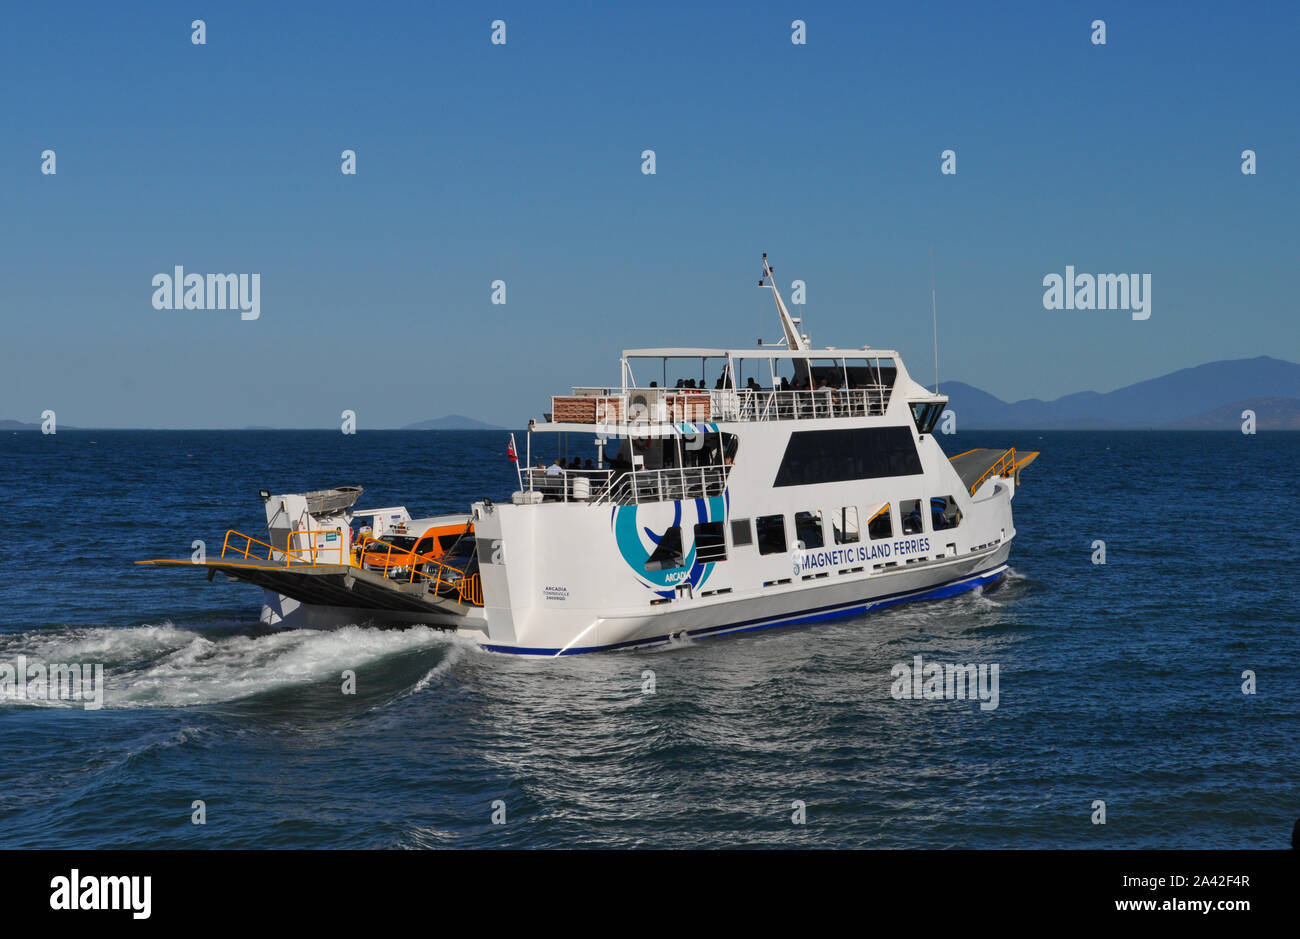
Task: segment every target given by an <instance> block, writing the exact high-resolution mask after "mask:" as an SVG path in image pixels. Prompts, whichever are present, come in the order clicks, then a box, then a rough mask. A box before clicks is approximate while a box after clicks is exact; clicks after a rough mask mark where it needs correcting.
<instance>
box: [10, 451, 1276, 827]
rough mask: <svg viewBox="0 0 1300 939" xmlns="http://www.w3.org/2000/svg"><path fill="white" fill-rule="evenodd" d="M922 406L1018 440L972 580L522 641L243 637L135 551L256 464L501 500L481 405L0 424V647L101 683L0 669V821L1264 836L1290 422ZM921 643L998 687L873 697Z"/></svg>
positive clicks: (291, 485)
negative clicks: (1003, 556) (1142, 421)
mask: <svg viewBox="0 0 1300 939" xmlns="http://www.w3.org/2000/svg"><path fill="white" fill-rule="evenodd" d="M941 440H942V441H943V444H944V447H945V449H946V450H947V451H948V452H949V453H950V454H952V453H957V452H960V451H962V450H965V449H968V448H970V447H974V446H1000V445H1016V446H1018V447H1021V448H1027V449H1040V450H1041V451H1042V456H1041V457H1040V458H1039V459H1038V461H1037V462H1036V463H1035V464H1033V466H1032V467H1030V468H1029V469H1028V470H1026V471H1025V474H1024V478H1023V487H1022V489H1021V491H1020V492H1019V494H1018V495H1017V497H1016V500H1015V503H1014V508H1015V514H1016V525H1017V528H1018V530H1019V535H1018V537H1017V539H1016V541H1015V545H1014V549H1013V554H1012V566H1013V574H1012V576H1011V577H1010V578H1009V580H1008V581H1007V582H1006V583H1005V585H1003V586H1002V587H1000V588H999V589H997V590H995V591H992V592H990V593H988V594H987V595H968V596H965V597H962V598H957V599H953V600H947V601H940V602H933V603H925V604H914V605H910V606H902V607H895V608H893V609H891V610H888V611H884V612H880V613H877V614H873V615H871V616H868V617H862V618H858V619H849V620H843V621H838V622H833V623H827V624H823V625H817V626H810V627H803V628H795V629H789V630H773V631H768V632H762V633H756V634H750V635H748V636H745V637H736V638H721V639H713V640H704V641H698V642H694V643H687V644H683V645H679V646H675V647H672V648H667V649H663V650H659V651H653V652H624V653H612V654H601V655H594V656H579V657H571V658H564V659H559V660H550V659H546V660H538V659H531V658H516V657H510V656H502V655H495V654H490V653H484V652H480V651H477V650H476V649H474V648H472V647H471V646H469V645H468V644H466V643H465V642H463V641H458V640H457V639H455V638H454V637H448V636H445V635H443V634H441V633H438V632H435V631H432V630H429V629H426V628H423V627H414V628H410V629H406V630H373V629H358V628H348V629H344V630H341V631H338V632H333V633H325V632H310V631H301V632H282V633H272V634H267V633H264V632H262V631H261V630H260V629H259V627H258V625H257V612H258V607H259V603H260V592H259V591H258V590H257V589H255V588H252V587H249V586H247V585H239V584H231V583H225V582H224V581H223V578H221V577H218V578H217V580H216V582H214V583H208V582H207V581H206V580H205V579H204V577H203V575H202V574H201V572H199V571H197V570H194V571H191V570H188V569H182V570H173V571H167V570H153V569H145V568H137V567H134V566H133V565H132V563H131V562H132V561H133V560H135V559H137V558H147V557H159V556H171V557H184V556H188V555H189V553H190V543H191V541H193V540H194V539H196V538H202V539H205V540H206V541H207V544H208V547H209V550H218V551H219V545H220V540H221V537H222V535H223V533H224V532H225V530H226V529H227V528H230V527H235V528H241V529H248V530H251V531H254V532H256V531H259V530H261V528H262V527H263V524H264V518H263V515H262V510H261V504H260V501H259V500H258V498H257V491H258V489H259V488H263V487H265V488H269V489H271V490H273V491H277V492H284V491H301V490H305V489H310V488H319V487H322V486H329V485H340V484H355V483H360V484H362V485H364V486H365V487H366V494H365V496H364V497H363V499H362V503H363V504H365V505H389V504H406V505H407V506H408V507H410V508H411V509H412V510H413V511H414V512H416V513H417V514H433V513H435V512H440V511H460V510H463V509H464V508H465V507H466V506H467V505H468V503H469V501H470V500H472V499H475V498H478V497H480V496H484V495H486V496H489V497H493V498H500V497H502V496H507V497H508V493H509V492H510V491H511V489H512V488H514V485H513V471H512V469H511V464H510V463H509V462H507V461H506V459H505V458H504V450H505V444H506V435H505V434H501V433H449V432H443V433H424V434H421V433H402V432H392V433H385V432H373V433H360V434H357V435H356V436H352V437H347V436H344V435H342V434H339V433H337V432H326V431H321V432H239V433H229V432H129V431H120V432H110V431H82V432H77V431H61V432H60V433H58V434H57V435H55V436H42V435H40V434H37V433H20V434H7V433H6V434H5V435H4V436H3V437H0V480H2V481H3V495H0V500H2V501H0V505H2V506H3V510H4V511H3V517H4V519H5V520H6V522H7V523H8V525H9V526H10V528H9V534H8V537H6V538H3V539H0V612H2V614H3V615H2V617H0V665H3V664H4V663H10V664H13V663H14V662H15V660H16V657H17V656H18V655H20V654H21V655H26V656H28V657H29V658H30V659H32V660H41V661H45V662H60V663H61V662H87V663H92V662H99V663H103V664H104V665H105V667H106V669H107V681H108V690H107V698H106V702H105V707H104V708H103V709H102V710H85V709H83V708H81V707H79V706H71V705H54V704H49V703H44V704H36V703H32V702H30V701H15V700H13V699H12V697H11V698H10V699H8V700H4V701H2V702H0V753H3V755H4V758H3V760H0V830H2V831H3V832H4V836H5V843H6V846H8V847H25V846H40V847H200V846H211V847H437V846H462V847H476V846H632V845H644V846H662V847H693V846H716V845H723V846H740V845H769V846H786V847H789V846H833V847H859V846H869V847H891V848H903V847H927V848H929V847H962V848H988V847H1069V848H1093V847H1115V848H1119V847H1124V848H1131V847H1193V848H1232V847H1283V846H1285V845H1286V844H1287V843H1288V839H1289V836H1290V831H1291V826H1292V824H1293V823H1294V821H1295V819H1296V817H1297V815H1300V773H1298V772H1297V770H1300V739H1298V738H1300V734H1298V733H1297V730H1298V729H1300V721H1298V720H1297V711H1298V709H1300V667H1298V662H1300V630H1298V628H1297V622H1298V620H1300V615H1298V614H1297V612H1296V585H1297V560H1296V558H1297V547H1298V545H1297V540H1298V539H1297V534H1296V531H1297V528H1296V523H1295V507H1296V493H1295V483H1296V477H1297V474H1296V467H1297V466H1298V465H1300V434H1289V435H1288V434H1260V435H1258V436H1253V437H1247V436H1243V435H1241V434H1215V433H1205V434H1198V433H1182V434H1179V433H1048V432H1028V433H1027V432H1006V433H993V432H988V433H980V434H966V435H961V436H960V437H955V438H941ZM521 443H522V438H521ZM549 455H550V454H547V456H549ZM1097 539H1101V540H1104V541H1105V542H1106V550H1107V563H1106V564H1105V565H1104V566H1099V565H1094V564H1092V563H1091V556H1092V553H1093V548H1092V544H1093V542H1094V540H1097ZM917 654H920V655H922V656H924V657H925V659H926V660H927V661H936V662H948V663H968V662H969V663H997V664H998V665H999V669H1000V702H999V707H998V708H997V709H996V710H992V711H981V710H980V709H979V708H978V707H977V706H976V705H975V704H974V703H972V702H970V701H909V700H896V699H894V698H893V697H892V696H891V695H890V685H891V678H890V668H891V666H892V665H894V664H895V663H898V662H910V661H911V660H912V657H913V656H914V655H917ZM349 668H351V669H355V670H356V672H357V676H358V693H357V694H356V695H355V696H345V695H342V694H340V684H341V680H340V673H341V672H342V671H343V670H344V669H349ZM647 669H648V670H652V671H653V672H654V675H655V682H656V692H655V693H654V694H653V695H643V694H642V683H643V672H645V671H646V670H647ZM1247 669H1250V670H1253V671H1254V672H1255V673H1256V675H1257V676H1258V677H1257V681H1258V693H1257V694H1255V695H1253V696H1247V695H1244V694H1243V693H1242V691H1241V685H1242V672H1243V671H1244V670H1247ZM196 799H201V800H204V801H205V802H206V806H207V824H206V825H203V826H196V825H193V824H191V811H192V809H191V804H192V803H193V801H194V800H196ZM494 800H502V801H503V802H504V803H505V806H506V824H505V825H501V826H494V825H493V824H491V814H492V803H493V801H494ZM795 800H801V801H802V802H803V803H804V804H805V805H806V813H807V822H806V824H803V825H795V824H792V822H791V812H792V803H793V802H794V801H795ZM1095 800H1104V802H1105V803H1106V815H1107V819H1106V824H1105V825H1095V824H1093V823H1092V821H1091V819H1092V815H1093V812H1094V809H1093V803H1094V801H1095Z"/></svg>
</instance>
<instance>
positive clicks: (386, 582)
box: [136, 558, 481, 616]
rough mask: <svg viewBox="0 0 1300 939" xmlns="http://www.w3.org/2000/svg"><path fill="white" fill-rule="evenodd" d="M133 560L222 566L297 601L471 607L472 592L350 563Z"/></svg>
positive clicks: (401, 608)
mask: <svg viewBox="0 0 1300 939" xmlns="http://www.w3.org/2000/svg"><path fill="white" fill-rule="evenodd" d="M136 563H137V564H142V565H146V566H154V567H200V568H206V569H207V571H208V579H209V580H210V579H212V578H213V577H214V576H216V574H217V573H218V572H220V573H222V574H225V575H226V577H228V578H229V579H231V580H237V581H242V582H244V583H249V584H256V585H257V586H259V587H264V588H266V589H267V590H271V591H274V592H275V593H278V594H282V595H283V596H286V597H292V598H293V599H295V600H297V601H298V602H299V603H312V604H318V605H321V606H336V607H347V608H353V609H363V610H382V611H385V612H392V613H438V614H443V615H445V614H452V615H454V616H465V615H466V614H467V613H468V612H469V610H470V609H471V608H473V607H474V604H473V602H472V599H471V598H468V597H467V598H462V597H461V595H460V593H459V592H453V593H451V594H450V595H445V593H440V592H439V591H438V590H436V589H431V587H432V585H430V584H429V583H428V582H427V581H426V580H416V581H415V582H412V583H405V582H403V581H400V580H394V579H393V578H391V577H387V576H384V575H383V574H381V573H377V572H375V571H370V570H366V569H365V568H362V567H354V566H352V565H350V564H313V563H310V562H304V563H293V562H291V563H287V564H286V563H285V562H284V561H267V560H253V559H250V560H242V559H241V560H240V561H238V562H231V561H228V560H215V561H202V562H197V561H190V560H173V559H170V558H163V559H157V560H149V561H136ZM467 601H470V602H467ZM480 602H481V601H480Z"/></svg>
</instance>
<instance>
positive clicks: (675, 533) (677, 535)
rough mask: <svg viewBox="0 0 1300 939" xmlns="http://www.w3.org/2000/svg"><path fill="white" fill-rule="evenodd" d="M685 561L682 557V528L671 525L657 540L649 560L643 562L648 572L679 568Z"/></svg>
mask: <svg viewBox="0 0 1300 939" xmlns="http://www.w3.org/2000/svg"><path fill="white" fill-rule="evenodd" d="M685 560H686V559H685V558H684V557H683V556H682V526H680V525H673V526H672V527H671V528H669V529H668V530H667V531H666V532H664V535H663V537H662V538H660V539H659V544H658V545H657V546H656V547H655V550H654V554H652V555H650V559H649V560H648V561H646V562H645V569H646V570H648V571H664V570H673V569H674V568H678V567H681V566H682V565H683V564H684V563H685Z"/></svg>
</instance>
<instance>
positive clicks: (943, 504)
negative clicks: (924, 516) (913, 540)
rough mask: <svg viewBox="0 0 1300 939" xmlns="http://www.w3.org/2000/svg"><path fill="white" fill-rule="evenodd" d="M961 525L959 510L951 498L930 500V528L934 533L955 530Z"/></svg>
mask: <svg viewBox="0 0 1300 939" xmlns="http://www.w3.org/2000/svg"><path fill="white" fill-rule="evenodd" d="M959 524H961V510H960V509H958V508H957V503H956V502H954V501H953V498H952V496H939V497H936V498H934V499H931V500H930V527H931V528H933V529H934V530H935V531H943V530H944V529H946V528H956V527H957V526H958V525H959Z"/></svg>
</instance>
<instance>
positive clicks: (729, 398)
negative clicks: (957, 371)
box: [714, 385, 891, 421]
mask: <svg viewBox="0 0 1300 939" xmlns="http://www.w3.org/2000/svg"><path fill="white" fill-rule="evenodd" d="M890 390H891V389H890V388H889V386H888V385H871V386H868V387H864V388H814V389H807V390H798V391H793V390H792V391H780V390H775V389H774V390H766V389H753V388H741V389H738V390H736V391H719V392H714V394H716V395H718V396H719V397H720V398H722V407H721V408H720V411H721V415H720V416H719V418H718V419H719V420H732V421H795V420H814V419H818V418H828V417H829V418H833V417H878V416H880V415H882V414H884V413H885V408H887V407H888V406H889V394H890Z"/></svg>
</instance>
